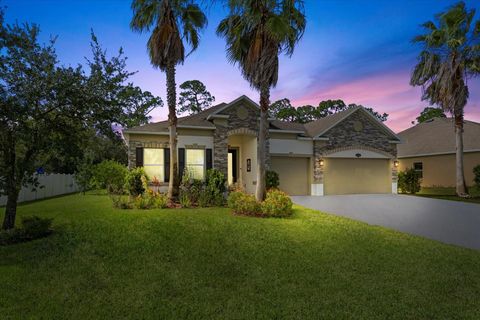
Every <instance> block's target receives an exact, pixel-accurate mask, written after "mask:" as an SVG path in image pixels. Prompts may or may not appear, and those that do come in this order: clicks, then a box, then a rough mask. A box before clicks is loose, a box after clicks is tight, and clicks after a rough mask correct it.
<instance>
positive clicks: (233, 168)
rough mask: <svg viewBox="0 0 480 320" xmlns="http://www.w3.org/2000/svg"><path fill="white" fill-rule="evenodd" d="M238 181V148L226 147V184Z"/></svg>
mask: <svg viewBox="0 0 480 320" xmlns="http://www.w3.org/2000/svg"><path fill="white" fill-rule="evenodd" d="M237 181H238V149H228V185H229V186H230V185H232V184H234V183H236V182H237Z"/></svg>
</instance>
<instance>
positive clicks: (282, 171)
mask: <svg viewBox="0 0 480 320" xmlns="http://www.w3.org/2000/svg"><path fill="white" fill-rule="evenodd" d="M259 116H260V111H259V107H258V105H257V104H256V103H255V102H253V101H252V100H250V99H249V98H248V97H246V96H241V97H240V98H238V99H236V100H234V101H232V102H230V103H221V104H219V105H216V106H214V107H211V108H209V109H207V110H204V111H202V112H201V113H199V114H195V115H191V116H187V117H182V118H179V119H178V159H179V169H180V171H181V172H183V168H188V169H189V170H190V172H191V173H192V174H193V175H194V177H196V178H199V179H203V178H204V177H205V172H206V170H207V169H209V168H216V169H218V170H220V171H222V172H224V174H225V175H226V176H227V177H228V183H229V184H233V183H237V184H239V185H240V186H242V187H243V188H244V189H245V190H246V191H247V192H251V193H253V192H254V191H255V185H256V178H257V176H256V171H257V163H256V159H257V133H258V123H259ZM124 135H125V139H126V140H127V143H128V146H129V166H130V167H135V166H143V167H144V168H145V170H146V172H147V173H148V174H149V175H150V176H151V177H153V176H155V177H156V178H157V179H158V180H160V181H161V182H163V183H165V184H166V183H167V182H168V179H169V176H168V172H169V152H170V150H169V142H168V140H169V136H168V122H167V121H163V122H157V123H150V124H147V125H144V126H139V127H135V128H131V129H129V130H125V131H124ZM269 136H270V139H269V143H268V144H267V146H268V156H267V164H268V167H269V168H270V169H271V170H274V171H276V172H278V174H279V176H280V189H282V190H284V191H286V192H287V193H289V194H291V195H324V194H349V193H392V192H393V193H396V191H397V174H396V171H397V168H396V167H395V165H394V164H395V160H396V154H397V144H398V143H399V142H400V139H399V138H398V137H397V136H396V135H395V133H393V132H392V131H391V130H390V129H389V128H388V127H386V126H385V125H384V124H383V123H382V122H380V121H378V120H377V119H376V118H375V117H374V116H373V115H372V114H371V113H369V112H368V111H366V110H365V109H364V108H361V107H355V108H351V109H348V110H346V111H343V112H340V113H337V114H335V115H332V116H329V117H327V118H323V119H320V120H317V121H314V122H311V123H308V124H305V125H303V124H298V123H289V122H282V121H279V120H274V119H269Z"/></svg>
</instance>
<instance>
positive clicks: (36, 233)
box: [0, 216, 53, 245]
mask: <svg viewBox="0 0 480 320" xmlns="http://www.w3.org/2000/svg"><path fill="white" fill-rule="evenodd" d="M52 221H53V219H48V218H40V217H37V216H33V217H24V218H22V222H21V225H22V226H21V227H20V228H14V229H10V230H2V231H0V245H7V244H14V243H19V242H24V241H29V240H34V239H39V238H43V237H46V236H48V235H49V234H51V233H52V229H51V226H52Z"/></svg>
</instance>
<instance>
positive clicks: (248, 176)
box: [228, 135, 257, 193]
mask: <svg viewBox="0 0 480 320" xmlns="http://www.w3.org/2000/svg"><path fill="white" fill-rule="evenodd" d="M228 146H229V148H238V150H239V154H238V176H239V182H240V183H241V184H242V186H243V187H244V188H245V191H247V192H249V193H254V192H255V185H256V180H257V165H256V163H257V162H256V159H257V140H256V137H254V136H242V135H238V136H230V137H229V138H228ZM247 159H251V161H252V167H251V171H250V172H247Z"/></svg>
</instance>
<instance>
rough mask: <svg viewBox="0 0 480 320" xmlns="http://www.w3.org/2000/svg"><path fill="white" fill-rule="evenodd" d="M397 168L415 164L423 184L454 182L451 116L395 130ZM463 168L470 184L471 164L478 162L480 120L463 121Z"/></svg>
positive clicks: (453, 139) (440, 184)
mask: <svg viewBox="0 0 480 320" xmlns="http://www.w3.org/2000/svg"><path fill="white" fill-rule="evenodd" d="M398 136H399V137H400V138H401V139H402V144H400V145H399V146H398V158H399V163H400V165H399V170H401V171H403V170H405V169H407V168H415V170H417V171H418V172H419V173H420V175H421V177H422V186H423V187H454V186H455V128H454V123H453V119H452V118H434V119H433V120H430V121H427V122H423V123H419V124H417V125H416V126H414V127H411V128H409V129H407V130H405V131H402V132H400V133H399V134H398ZM463 144H464V148H463V150H464V170H465V179H466V183H467V185H469V186H471V185H473V167H475V166H476V165H479V164H480V123H476V122H472V121H465V124H464V133H463Z"/></svg>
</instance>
